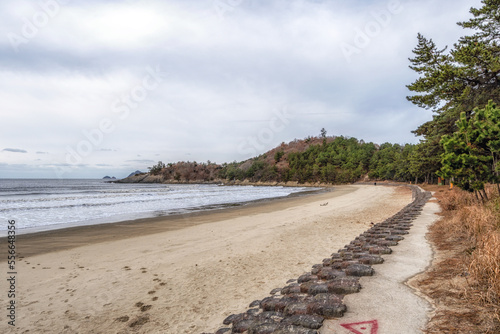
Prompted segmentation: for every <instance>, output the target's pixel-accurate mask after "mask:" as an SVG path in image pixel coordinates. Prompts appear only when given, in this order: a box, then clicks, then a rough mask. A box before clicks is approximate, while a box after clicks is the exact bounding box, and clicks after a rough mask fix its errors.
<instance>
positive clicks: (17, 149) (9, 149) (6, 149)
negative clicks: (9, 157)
mask: <svg viewBox="0 0 500 334" xmlns="http://www.w3.org/2000/svg"><path fill="white" fill-rule="evenodd" d="M2 152H13V153H28V151H26V150H23V149H19V148H4V149H3V150H2Z"/></svg>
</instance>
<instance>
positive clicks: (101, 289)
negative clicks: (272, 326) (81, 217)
mask: <svg viewBox="0 0 500 334" xmlns="http://www.w3.org/2000/svg"><path fill="white" fill-rule="evenodd" d="M410 201H411V191H410V190H409V189H408V188H406V187H398V188H395V187H373V186H360V185H355V186H344V187H338V188H336V191H333V192H325V193H321V194H315V195H312V196H299V197H296V198H287V199H284V200H273V201H269V202H268V203H259V204H255V205H248V206H243V207H238V208H231V209H227V210H220V211H219V212H209V213H206V214H200V215H191V216H189V217H180V218H179V217H178V220H177V221H176V220H175V219H167V220H165V219H161V220H155V221H150V222H142V223H141V224H137V222H136V223H134V222H128V223H119V224H107V226H100V227H99V228H85V227H83V228H78V229H77V230H78V233H75V231H76V230H67V231H65V232H64V233H62V234H61V233H57V232H55V233H53V234H52V236H49V234H50V233H48V234H45V235H43V234H38V237H36V235H32V237H27V238H26V239H24V240H22V238H21V237H22V236H20V239H19V240H18V245H19V250H20V252H21V253H23V252H25V253H24V254H21V255H23V256H24V258H23V259H22V260H21V261H20V263H19V264H18V266H19V272H20V277H21V276H22V277H21V278H22V281H20V282H22V284H21V283H20V285H19V290H20V291H21V292H22V293H21V294H20V295H21V297H20V298H19V300H18V302H19V303H18V304H19V308H20V310H22V313H23V319H22V321H20V323H19V327H20V328H19V329H22V330H30V331H36V332H37V333H50V332H54V331H56V332H60V333H72V332H75V331H83V332H89V333H91V332H99V331H101V332H102V331H104V332H114V333H126V332H130V331H132V332H138V333H149V332H162V333H172V334H174V333H175V334H180V333H197V332H203V331H208V332H209V331H214V330H215V329H216V327H217V326H220V325H221V322H222V320H223V319H224V318H225V317H226V316H227V315H229V314H231V313H237V312H239V311H241V310H243V309H245V308H246V307H247V306H248V303H250V302H251V301H252V300H255V299H260V298H262V297H265V296H266V294H267V293H268V292H269V291H270V290H272V289H273V288H276V287H277V286H282V285H283V283H284V282H286V280H287V279H290V278H294V277H297V276H298V275H300V274H302V273H303V272H305V271H307V270H309V268H310V266H311V265H312V264H314V263H320V262H321V260H322V259H323V258H324V257H326V256H329V254H330V253H331V252H332V251H336V250H337V249H338V248H341V247H343V245H344V244H346V243H348V242H350V241H351V240H352V239H353V238H354V237H355V236H357V235H359V234H360V233H362V232H364V231H365V230H366V229H367V228H368V227H369V226H370V224H371V223H372V222H377V221H380V220H383V219H385V218H387V217H389V216H391V215H393V214H394V213H396V212H398V211H399V210H400V209H401V208H402V207H404V206H405V205H406V204H408V203H409V202H410ZM326 202H328V203H329V204H328V205H324V204H325V203H326ZM144 224H146V225H144ZM111 225H113V226H111ZM85 230H87V231H85ZM42 235H43V237H41V236H42ZM85 235H86V237H85V238H84V236H85ZM28 236H29V235H28ZM86 238H87V239H86ZM35 239H38V242H39V243H37V242H35V241H37V240H35ZM75 242H76V243H77V245H78V247H74V246H75V244H74V243H75ZM64 244H71V245H72V246H71V247H70V248H64ZM44 247H45V248H44ZM30 248H32V249H31V250H30ZM35 249H36V251H34V250H35ZM27 254H32V255H27ZM3 298H4V297H0V301H2V300H3ZM20 320H21V319H20ZM3 325H4V324H0V329H1V328H2V326H3Z"/></svg>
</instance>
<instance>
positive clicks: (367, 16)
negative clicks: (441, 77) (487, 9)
mask: <svg viewBox="0 0 500 334" xmlns="http://www.w3.org/2000/svg"><path fill="white" fill-rule="evenodd" d="M471 6H473V7H480V6H481V3H480V1H471V0H440V1H435V0H432V1H431V0H409V1H407V0H401V1H387V0H381V1H379V0H372V1H368V0H363V1H361V0H344V1H339V0H276V1H273V0H268V1H264V0H214V1H212V0H168V1H159V0H158V1H134V0H129V1H113V0H109V1H95V0H94V1H70V0H65V1H63V0H40V1H22V0H18V1H1V2H0V28H1V31H2V34H1V38H0V101H1V104H0V116H1V121H0V178H17V177H28V178H34V177H40V178H75V177H84V178H87V177H96V178H101V177H103V176H104V175H113V176H116V177H124V176H126V175H128V174H129V173H131V172H133V171H135V170H137V169H139V170H142V171H147V167H148V166H152V165H153V164H155V163H156V162H157V161H158V160H162V161H163V162H175V161H181V160H184V161H188V160H189V161H198V162H204V161H207V160H211V161H215V162H218V163H222V162H231V161H234V160H236V161H241V160H245V159H247V158H250V157H252V156H255V155H258V154H260V153H264V152H265V151H266V150H268V149H271V148H273V147H275V146H277V145H279V144H280V143H281V142H288V141H291V140H293V139H295V138H305V137H307V136H315V135H319V133H320V129H321V128H323V127H324V128H325V129H326V130H327V132H328V135H344V136H351V137H356V138H358V139H363V140H365V141H367V142H368V141H372V142H375V143H383V142H392V143H401V144H403V143H417V142H418V138H416V137H415V136H414V135H413V134H412V133H411V132H410V131H411V130H414V129H415V128H416V127H417V126H418V125H420V124H421V123H423V122H425V121H427V120H430V119H431V117H432V114H431V113H430V112H429V111H426V110H423V109H419V108H417V107H415V106H413V105H412V104H411V103H409V102H407V101H406V98H405V97H406V96H407V95H409V92H408V91H407V89H406V87H405V85H407V84H409V83H411V82H412V81H414V80H415V79H416V75H415V73H413V72H412V71H411V70H410V69H409V68H408V57H411V56H412V53H411V51H412V49H413V48H414V47H415V45H416V43H417V39H416V36H417V33H418V32H421V33H423V34H424V35H425V36H426V37H430V38H433V40H434V41H435V42H436V43H437V44H438V45H439V46H443V47H444V46H446V45H449V46H451V45H453V43H454V42H455V41H456V40H457V39H458V37H460V36H463V35H464V34H466V33H469V32H467V31H464V30H463V29H462V28H460V27H458V26H457V25H456V22H458V21H463V20H467V19H468V18H469V17H470V14H469V9H470V7H471Z"/></svg>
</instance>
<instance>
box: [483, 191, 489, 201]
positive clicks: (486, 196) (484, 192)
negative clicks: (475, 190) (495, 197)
mask: <svg viewBox="0 0 500 334" xmlns="http://www.w3.org/2000/svg"><path fill="white" fill-rule="evenodd" d="M483 194H484V198H486V201H488V194H486V189H483Z"/></svg>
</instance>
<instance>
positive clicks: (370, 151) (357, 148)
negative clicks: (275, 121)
mask: <svg viewBox="0 0 500 334" xmlns="http://www.w3.org/2000/svg"><path fill="white" fill-rule="evenodd" d="M415 149H416V145H410V144H407V145H404V146H402V145H398V144H390V143H384V144H382V145H377V144H374V143H365V142H364V141H363V140H358V139H356V138H349V137H342V136H340V137H327V136H326V135H323V136H318V137H308V138H306V139H302V140H298V139H296V140H294V141H292V142H290V143H282V144H281V145H279V146H278V147H276V148H274V149H272V150H270V151H268V152H266V153H264V154H262V155H260V156H258V157H254V158H252V159H248V160H246V161H242V162H233V163H224V164H222V165H219V164H215V163H211V162H206V163H199V162H177V163H169V164H164V163H162V162H159V163H158V164H157V165H155V166H153V167H151V168H150V172H149V174H143V175H137V176H133V177H131V178H130V179H129V181H140V180H143V181H146V182H147V181H149V182H217V181H222V182H224V181H232V180H240V181H242V180H249V181H251V182H288V181H295V182H299V183H316V182H321V183H333V184H341V183H351V182H356V181H359V180H366V179H368V178H369V179H374V180H396V181H415V179H418V180H420V181H425V180H428V181H430V179H429V178H431V177H432V176H431V174H430V173H427V174H426V173H425V171H422V170H421V166H422V161H421V159H420V157H418V156H417V155H416V154H415Z"/></svg>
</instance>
